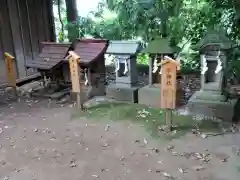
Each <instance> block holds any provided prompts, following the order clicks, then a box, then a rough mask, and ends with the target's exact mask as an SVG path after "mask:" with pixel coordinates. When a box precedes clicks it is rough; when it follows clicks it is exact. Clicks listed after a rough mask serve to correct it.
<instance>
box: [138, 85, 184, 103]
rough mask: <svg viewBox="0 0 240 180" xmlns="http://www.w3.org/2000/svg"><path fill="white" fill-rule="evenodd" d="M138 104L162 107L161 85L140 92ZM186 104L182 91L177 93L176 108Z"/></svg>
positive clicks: (144, 88)
mask: <svg viewBox="0 0 240 180" xmlns="http://www.w3.org/2000/svg"><path fill="white" fill-rule="evenodd" d="M138 103H139V104H143V105H147V106H150V107H155V108H160V107H161V84H153V85H151V86H144V87H143V88H141V89H139V90H138ZM183 104H184V93H183V91H182V90H181V89H178V90H177V92H176V108H178V107H180V106H182V105H183Z"/></svg>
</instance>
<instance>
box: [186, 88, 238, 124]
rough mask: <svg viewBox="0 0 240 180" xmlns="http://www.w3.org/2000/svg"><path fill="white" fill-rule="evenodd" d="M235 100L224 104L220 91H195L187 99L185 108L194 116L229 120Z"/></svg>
mask: <svg viewBox="0 0 240 180" xmlns="http://www.w3.org/2000/svg"><path fill="white" fill-rule="evenodd" d="M234 104H235V100H233V101H228V102H225V97H224V96H223V95H221V92H220V91H197V92H196V93H195V94H193V95H192V97H191V98H190V99H189V101H188V104H187V107H188V108H189V110H190V111H191V112H193V113H196V114H204V115H205V116H211V117H216V118H219V119H223V120H231V119H232V116H233V107H234Z"/></svg>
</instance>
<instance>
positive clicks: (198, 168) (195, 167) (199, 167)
mask: <svg viewBox="0 0 240 180" xmlns="http://www.w3.org/2000/svg"><path fill="white" fill-rule="evenodd" d="M193 169H194V170H195V171H202V170H204V167H202V166H194V167H193Z"/></svg>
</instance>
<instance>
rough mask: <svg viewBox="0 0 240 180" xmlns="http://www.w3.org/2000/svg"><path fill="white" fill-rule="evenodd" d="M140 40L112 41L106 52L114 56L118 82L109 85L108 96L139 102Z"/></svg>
mask: <svg viewBox="0 0 240 180" xmlns="http://www.w3.org/2000/svg"><path fill="white" fill-rule="evenodd" d="M140 50H142V43H141V42H140V41H110V43H109V46H108V49H107V51H106V54H108V55H112V56H113V57H114V64H115V74H116V83H115V84H110V85H108V86H107V94H106V95H107V96H108V97H110V98H114V99H116V100H119V101H130V102H134V103H135V102H138V99H137V92H138V89H139V85H138V72H137V64H136V59H137V53H138V52H139V51H140Z"/></svg>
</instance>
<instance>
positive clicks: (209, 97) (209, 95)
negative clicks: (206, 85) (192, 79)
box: [193, 91, 225, 101]
mask: <svg viewBox="0 0 240 180" xmlns="http://www.w3.org/2000/svg"><path fill="white" fill-rule="evenodd" d="M193 96H195V99H198V100H206V101H225V96H224V95H222V94H221V92H220V91H197V92H196V93H195V94H194V95H193Z"/></svg>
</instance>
